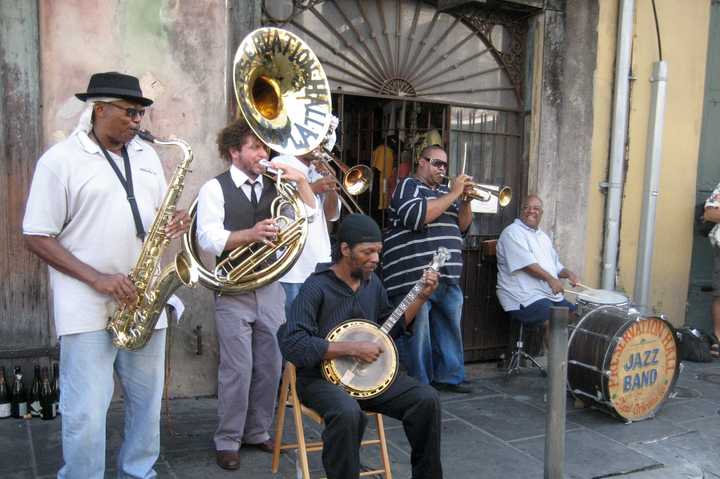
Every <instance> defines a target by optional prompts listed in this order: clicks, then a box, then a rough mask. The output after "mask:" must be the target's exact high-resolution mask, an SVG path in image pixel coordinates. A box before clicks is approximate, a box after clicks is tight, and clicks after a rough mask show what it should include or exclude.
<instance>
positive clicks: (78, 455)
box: [23, 72, 190, 479]
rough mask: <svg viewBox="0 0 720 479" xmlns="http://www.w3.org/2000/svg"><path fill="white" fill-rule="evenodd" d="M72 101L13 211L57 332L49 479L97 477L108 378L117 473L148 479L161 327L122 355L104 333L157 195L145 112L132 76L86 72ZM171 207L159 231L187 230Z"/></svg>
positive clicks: (156, 423) (129, 294)
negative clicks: (57, 422)
mask: <svg viewBox="0 0 720 479" xmlns="http://www.w3.org/2000/svg"><path fill="white" fill-rule="evenodd" d="M76 97H77V98H78V99H80V100H82V101H84V102H86V103H87V104H88V106H87V108H86V110H85V111H84V112H83V114H82V116H81V118H80V122H79V124H78V127H77V128H76V129H75V131H73V133H72V134H71V135H70V136H69V137H68V138H67V139H65V140H63V141H61V142H60V143H58V144H56V145H54V146H53V147H52V148H50V149H49V150H48V151H47V152H45V153H44V154H43V155H42V157H41V158H40V160H39V161H38V163H37V166H36V168H35V173H34V176H33V180H32V184H31V186H30V195H29V197H28V201H27V206H26V208H25V218H24V220H23V235H24V237H25V243H26V245H27V248H28V249H29V250H30V251H32V252H33V253H35V254H37V255H38V256H39V257H40V258H41V259H42V260H43V261H44V262H46V263H47V264H48V265H49V266H50V283H51V285H52V291H53V309H54V315H55V330H56V332H57V335H58V336H59V338H60V387H61V389H62V395H61V397H60V409H61V410H62V454H63V462H64V464H63V466H62V468H61V469H60V471H59V472H58V477H59V478H80V477H82V478H90V479H102V478H103V477H104V476H105V454H106V450H105V437H106V431H105V425H106V421H107V411H108V407H109V405H110V401H111V399H112V397H113V389H114V384H115V383H114V379H113V375H114V374H117V376H118V378H119V380H120V383H121V384H122V386H123V390H124V398H125V399H124V402H125V429H124V435H123V443H122V446H121V447H120V450H119V451H118V457H117V470H118V474H119V475H122V476H124V477H138V478H140V477H143V478H144V477H153V476H154V475H155V471H154V470H153V466H154V464H155V461H156V460H157V458H158V456H159V454H160V400H161V397H162V391H163V384H164V362H165V328H166V327H167V320H166V318H165V317H164V315H163V316H161V317H160V319H159V320H158V323H157V326H156V331H155V332H154V333H153V335H152V337H151V339H150V341H149V342H148V343H147V345H145V346H144V347H143V348H142V349H139V350H137V351H126V350H120V349H117V348H116V347H115V346H113V344H112V339H111V336H110V335H109V334H108V332H107V331H105V326H106V324H107V321H108V316H109V314H110V311H111V310H112V309H113V308H114V304H115V303H117V304H122V303H126V304H132V303H133V302H134V301H135V300H136V299H137V291H136V288H135V285H134V284H133V283H132V282H131V281H130V279H129V278H128V276H127V274H128V272H129V271H130V269H131V268H132V267H133V266H135V263H136V261H137V259H138V257H139V255H140V252H141V250H142V246H143V238H144V236H145V232H146V231H148V229H149V228H150V226H151V224H152V222H153V220H154V218H155V212H156V210H157V208H159V207H160V206H161V204H162V202H163V199H164V196H165V190H166V183H165V177H164V173H163V168H162V165H161V163H160V159H159V158H158V156H157V154H156V153H155V151H154V150H153V149H152V148H151V147H150V145H148V144H146V143H145V142H144V141H142V140H140V139H139V138H138V137H137V136H136V134H137V132H138V130H139V128H140V123H141V121H142V118H143V116H144V114H145V109H146V107H148V106H150V105H151V104H152V103H153V101H152V100H150V99H148V98H145V97H144V96H143V94H142V91H141V89H140V82H139V81H138V79H137V78H135V77H134V76H130V75H125V74H122V73H117V72H107V73H96V74H94V75H92V77H91V78H90V83H89V85H88V88H87V91H86V92H85V93H78V94H77V95H76ZM189 226H190V217H189V216H188V214H187V212H186V211H177V212H176V214H175V215H174V217H173V219H172V220H171V221H170V223H169V224H168V226H167V230H166V233H167V234H168V236H169V237H171V238H176V237H178V236H180V235H181V234H182V233H184V232H185V231H187V229H188V228H189Z"/></svg>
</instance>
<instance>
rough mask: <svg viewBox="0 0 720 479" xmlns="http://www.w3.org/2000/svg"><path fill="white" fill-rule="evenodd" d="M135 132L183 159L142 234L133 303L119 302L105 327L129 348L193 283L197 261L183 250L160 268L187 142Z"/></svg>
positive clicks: (186, 161)
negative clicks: (179, 291) (173, 148)
mask: <svg viewBox="0 0 720 479" xmlns="http://www.w3.org/2000/svg"><path fill="white" fill-rule="evenodd" d="M138 136H140V138H142V139H143V140H145V141H148V142H150V143H154V144H156V145H172V146H177V147H179V148H180V149H181V150H182V152H183V159H182V161H181V162H180V164H179V165H178V166H177V168H176V169H175V173H174V174H173V177H172V180H171V181H170V183H169V184H168V189H167V193H166V194H165V198H164V199H163V202H162V205H161V206H160V209H159V210H158V213H157V216H156V217H155V221H153V224H152V226H151V227H150V231H149V232H148V234H147V236H146V237H145V242H144V243H143V247H142V251H141V252H140V257H139V258H138V260H137V263H136V264H135V267H134V268H133V269H132V270H131V271H130V273H129V274H128V277H129V278H130V281H132V282H133V284H134V285H135V288H136V289H137V299H136V301H135V302H134V303H131V304H122V305H121V306H119V307H118V309H117V310H116V311H115V312H114V313H113V315H112V317H111V318H110V320H109V321H108V324H107V326H106V328H105V329H107V330H108V331H109V332H110V335H111V336H112V342H113V344H114V345H115V346H116V347H118V348H120V349H125V350H130V351H133V350H136V349H140V348H142V347H143V346H145V344H147V342H148V341H149V340H150V337H151V336H152V333H153V330H154V329H155V325H156V324H157V321H158V319H159V318H160V313H161V312H162V310H163V307H164V306H165V303H167V300H168V299H169V298H170V296H171V295H172V293H173V292H174V291H175V290H176V289H177V288H179V287H180V286H181V285H185V286H188V287H193V286H195V284H196V283H197V281H198V264H197V262H196V260H195V259H194V258H192V257H191V256H188V255H187V254H186V253H185V252H184V250H181V251H180V252H179V253H178V254H177V255H176V256H175V260H174V261H173V262H172V263H171V264H169V265H168V266H166V267H165V268H164V269H163V270H162V271H161V270H160V259H161V257H162V255H163V252H164V251H165V248H166V247H167V245H168V244H169V243H170V238H168V236H167V235H166V234H165V227H166V226H167V225H168V223H169V222H170V220H171V219H172V218H173V215H174V214H175V207H176V205H177V202H178V200H179V199H180V194H181V193H182V190H183V186H184V180H185V175H186V174H187V172H188V171H190V170H189V167H190V163H191V162H192V160H193V154H192V150H191V149H190V145H188V144H187V142H185V141H183V140H180V139H176V140H161V139H158V138H155V137H154V136H153V135H151V134H150V133H149V132H148V131H141V132H139V133H138Z"/></svg>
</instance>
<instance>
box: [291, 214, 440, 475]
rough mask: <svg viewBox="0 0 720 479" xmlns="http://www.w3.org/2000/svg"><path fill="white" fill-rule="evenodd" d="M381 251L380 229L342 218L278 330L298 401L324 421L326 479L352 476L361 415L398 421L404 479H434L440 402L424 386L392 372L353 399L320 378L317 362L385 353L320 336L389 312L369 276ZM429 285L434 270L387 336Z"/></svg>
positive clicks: (407, 319) (370, 358)
mask: <svg viewBox="0 0 720 479" xmlns="http://www.w3.org/2000/svg"><path fill="white" fill-rule="evenodd" d="M381 250H382V236H381V233H380V228H379V227H378V226H377V224H376V223H375V222H374V221H373V220H372V219H371V218H370V217H368V216H365V215H361V214H352V215H349V216H348V217H346V218H345V220H343V222H342V224H341V225H340V227H339V228H338V232H337V244H336V245H335V249H334V251H333V263H332V264H325V265H319V266H318V268H317V270H316V272H315V273H314V274H313V275H311V276H310V277H309V278H308V279H307V281H306V282H305V284H303V286H302V288H301V289H300V294H299V295H298V297H297V299H296V300H295V302H294V303H293V305H292V307H291V309H290V314H289V316H288V322H287V323H286V324H285V325H283V326H282V327H281V328H280V331H279V332H278V338H279V340H280V348H281V350H282V352H283V356H284V357H285V359H287V360H288V361H290V362H292V363H293V364H294V365H295V366H296V367H297V393H298V395H299V397H300V400H301V401H302V402H303V403H304V404H305V405H307V406H309V407H310V408H312V409H314V410H315V411H317V412H318V413H319V414H320V415H321V416H322V417H323V419H324V422H325V429H324V431H323V434H322V439H323V444H324V447H323V454H322V459H323V465H324V467H325V472H326V474H327V477H328V478H329V479H353V478H357V477H358V475H359V472H360V452H359V445H360V441H361V439H362V435H363V431H364V429H365V426H366V423H367V418H366V416H365V414H364V413H363V411H372V412H378V413H381V414H385V415H387V416H390V417H394V418H396V419H400V420H402V422H403V427H404V429H405V431H406V434H407V436H408V441H409V442H410V445H411V447H412V455H411V463H412V477H413V478H414V479H420V478H427V479H430V478H432V479H440V478H442V466H441V462H440V433H441V428H440V402H439V399H438V394H437V392H436V391H435V390H434V389H433V388H432V387H430V386H428V385H425V384H421V383H419V382H418V381H417V380H416V379H414V378H411V377H409V376H408V375H406V374H404V373H398V375H397V377H396V379H395V381H394V382H393V383H392V384H391V385H390V386H389V387H388V389H387V390H385V391H384V392H383V393H381V394H380V395H378V396H375V397H372V398H370V399H365V400H362V401H358V400H356V399H354V398H353V397H351V396H350V394H348V393H347V392H346V391H344V390H343V389H342V388H340V387H339V386H337V385H335V384H332V383H330V382H328V381H326V380H325V379H323V377H322V374H321V369H320V365H321V362H322V361H323V360H331V359H335V358H341V357H352V358H355V359H358V360H360V361H364V362H369V363H372V362H374V361H376V360H378V358H379V357H380V356H381V355H382V354H391V352H389V351H387V352H386V351H382V348H380V346H379V345H378V344H377V343H375V342H371V341H341V342H330V341H328V340H327V339H325V336H326V335H327V334H328V333H329V332H330V331H332V330H333V329H335V327H336V326H338V325H339V324H340V323H342V322H344V321H346V320H349V319H352V318H364V319H366V320H367V321H370V322H372V323H380V322H381V321H382V320H384V319H385V318H386V317H387V316H388V315H389V314H390V313H391V311H392V307H391V305H390V302H389V301H388V297H387V293H386V292H385V288H384V287H383V285H382V282H381V281H380V279H379V278H378V277H377V276H376V275H375V273H374V271H375V268H376V267H377V265H378V262H379V261H380V252H381ZM437 283H438V275H437V273H434V272H426V273H425V274H424V277H423V279H422V289H420V292H419V293H418V296H417V298H416V299H415V301H414V302H413V303H411V304H410V305H409V306H408V308H407V310H406V311H405V316H404V321H399V322H398V323H396V325H395V327H394V328H393V329H392V330H391V332H390V334H391V336H397V334H400V333H401V332H402V331H404V330H405V327H406V326H407V325H409V324H411V323H412V321H413V319H414V317H415V314H416V313H417V312H418V310H419V309H420V307H421V306H422V305H423V303H425V301H427V299H428V298H429V297H430V295H431V294H432V293H433V292H434V291H435V288H436V287H437ZM394 333H395V334H394Z"/></svg>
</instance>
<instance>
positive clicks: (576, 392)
mask: <svg viewBox="0 0 720 479" xmlns="http://www.w3.org/2000/svg"><path fill="white" fill-rule="evenodd" d="M598 392H600V391H598ZM570 393H571V394H572V395H573V396H575V395H577V396H585V397H588V398H590V399H592V400H593V401H595V402H597V403H600V404H604V405H605V406H609V407H612V403H611V402H610V401H608V400H607V399H603V398H598V397H597V396H594V395H592V394H588V393H586V392H585V391H581V390H579V389H571V390H570ZM576 399H577V398H576Z"/></svg>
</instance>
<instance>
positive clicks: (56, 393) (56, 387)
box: [52, 363, 60, 414]
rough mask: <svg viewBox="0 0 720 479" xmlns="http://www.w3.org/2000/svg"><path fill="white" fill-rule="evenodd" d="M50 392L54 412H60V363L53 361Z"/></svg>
mask: <svg viewBox="0 0 720 479" xmlns="http://www.w3.org/2000/svg"><path fill="white" fill-rule="evenodd" d="M52 393H53V402H54V403H55V412H56V413H57V414H60V365H59V364H58V363H53V379H52Z"/></svg>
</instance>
